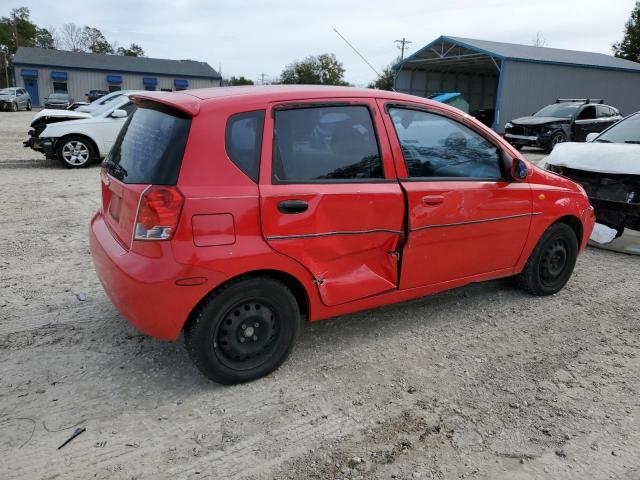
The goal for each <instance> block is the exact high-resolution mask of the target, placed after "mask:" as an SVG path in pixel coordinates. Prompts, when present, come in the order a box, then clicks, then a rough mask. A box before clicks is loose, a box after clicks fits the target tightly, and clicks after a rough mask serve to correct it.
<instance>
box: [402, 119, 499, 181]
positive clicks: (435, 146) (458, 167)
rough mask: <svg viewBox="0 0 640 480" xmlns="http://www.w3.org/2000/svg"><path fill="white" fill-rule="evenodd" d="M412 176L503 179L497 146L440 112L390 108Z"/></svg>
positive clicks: (410, 175)
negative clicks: (437, 113) (438, 113)
mask: <svg viewBox="0 0 640 480" xmlns="http://www.w3.org/2000/svg"><path fill="white" fill-rule="evenodd" d="M389 113H390V114H391V118H392V120H393V125H394V126H395V130H396V133H397V135H398V140H399V142H400V146H401V147H402V155H403V156H404V161H405V164H406V166H407V171H408V173H409V177H418V178H429V177H432V178H433V177H441V178H452V177H453V178H482V179H485V178H486V179H500V178H502V176H503V175H502V172H501V171H500V152H499V151H498V148H497V147H496V146H495V145H493V144H492V143H491V142H489V141H488V140H486V139H485V138H484V137H482V136H480V135H478V134H477V133H476V132H474V131H473V130H471V129H470V128H468V127H466V126H464V125H462V124H461V123H458V122H456V121H454V120H451V119H449V118H446V117H443V116H441V115H435V114H432V113H428V112H421V111H417V110H408V109H403V108H391V109H389Z"/></svg>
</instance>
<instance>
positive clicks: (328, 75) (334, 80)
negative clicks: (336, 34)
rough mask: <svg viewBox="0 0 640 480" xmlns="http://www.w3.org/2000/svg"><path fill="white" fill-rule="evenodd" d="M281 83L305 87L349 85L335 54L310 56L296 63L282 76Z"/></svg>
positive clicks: (288, 67) (286, 69)
mask: <svg viewBox="0 0 640 480" xmlns="http://www.w3.org/2000/svg"><path fill="white" fill-rule="evenodd" d="M280 83H285V84H305V85H349V84H348V83H347V82H346V81H345V80H344V67H343V66H342V63H341V62H339V61H338V60H337V59H336V56H335V55H334V54H333V53H323V54H322V55H318V56H310V57H307V58H305V59H304V60H302V61H298V60H296V61H294V62H293V63H290V64H289V65H287V66H286V67H285V69H284V70H283V71H282V73H281V74H280Z"/></svg>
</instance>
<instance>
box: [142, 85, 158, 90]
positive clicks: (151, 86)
mask: <svg viewBox="0 0 640 480" xmlns="http://www.w3.org/2000/svg"><path fill="white" fill-rule="evenodd" d="M144 89H145V90H149V91H150V92H155V91H156V87H155V86H154V85H146V86H145V87H144Z"/></svg>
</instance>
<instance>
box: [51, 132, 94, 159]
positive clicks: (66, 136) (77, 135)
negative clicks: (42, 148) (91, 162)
mask: <svg viewBox="0 0 640 480" xmlns="http://www.w3.org/2000/svg"><path fill="white" fill-rule="evenodd" d="M69 137H80V138H84V139H86V140H87V141H88V142H89V143H90V144H91V146H92V147H93V151H94V152H95V154H96V158H100V150H98V145H97V144H96V142H94V141H93V138H91V137H89V136H87V135H84V134H82V133H68V134H67V135H63V136H62V137H60V138H59V139H58V141H57V142H56V149H57V148H58V145H59V144H60V142H61V141H63V140H64V139H65V138H69Z"/></svg>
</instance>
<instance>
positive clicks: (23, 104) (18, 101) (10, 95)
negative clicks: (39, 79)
mask: <svg viewBox="0 0 640 480" xmlns="http://www.w3.org/2000/svg"><path fill="white" fill-rule="evenodd" d="M21 108H24V109H25V110H31V96H30V95H29V93H28V92H27V91H26V90H25V89H24V88H22V87H10V88H3V89H1V90H0V110H10V111H12V112H17V111H18V110H19V109H21Z"/></svg>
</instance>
